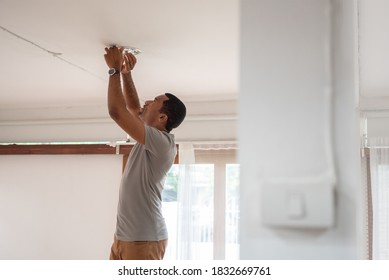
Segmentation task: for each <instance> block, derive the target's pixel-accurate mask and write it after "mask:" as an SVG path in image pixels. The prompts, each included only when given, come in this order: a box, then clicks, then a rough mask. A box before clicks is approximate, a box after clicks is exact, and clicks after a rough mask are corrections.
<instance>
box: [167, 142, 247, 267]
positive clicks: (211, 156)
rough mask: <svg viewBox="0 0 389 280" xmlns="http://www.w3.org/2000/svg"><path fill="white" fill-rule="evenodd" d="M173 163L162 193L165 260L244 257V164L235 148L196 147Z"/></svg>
mask: <svg viewBox="0 0 389 280" xmlns="http://www.w3.org/2000/svg"><path fill="white" fill-rule="evenodd" d="M195 158H196V163H195V164H189V165H173V167H172V168H171V170H170V172H169V174H168V176H167V179H166V182H165V190H164V192H163V211H164V216H165V219H166V223H167V227H168V231H169V245H168V248H167V252H166V256H165V259H202V260H204V259H205V260H206V259H239V236H238V224H239V165H238V164H236V155H235V149H220V148H217V149H216V148H213V149H201V148H197V149H195Z"/></svg>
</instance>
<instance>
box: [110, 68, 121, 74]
mask: <svg viewBox="0 0 389 280" xmlns="http://www.w3.org/2000/svg"><path fill="white" fill-rule="evenodd" d="M119 73H120V71H119V70H117V69H115V68H110V69H109V70H108V74H109V75H110V76H113V75H115V74H119Z"/></svg>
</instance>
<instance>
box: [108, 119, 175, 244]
mask: <svg viewBox="0 0 389 280" xmlns="http://www.w3.org/2000/svg"><path fill="white" fill-rule="evenodd" d="M176 153H177V149H176V145H175V143H174V135H172V134H169V133H166V132H162V131H160V130H158V129H156V128H153V127H149V126H146V125H145V145H142V144H139V143H136V144H135V146H134V147H133V148H132V150H131V153H130V156H129V157H128V161H127V165H126V168H125V170H124V173H123V177H122V181H121V185H120V192H119V204H118V214H117V222H116V233H115V236H116V238H117V239H118V240H122V241H158V240H164V239H167V238H168V234H167V229H166V224H165V219H164V218H163V216H162V209H161V208H162V195H161V193H162V190H163V185H164V183H165V179H166V174H167V172H168V171H169V169H170V168H171V166H172V164H173V162H174V158H175V156H176Z"/></svg>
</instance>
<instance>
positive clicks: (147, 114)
mask: <svg viewBox="0 0 389 280" xmlns="http://www.w3.org/2000/svg"><path fill="white" fill-rule="evenodd" d="M165 100H169V98H168V97H167V96H166V95H164V94H162V95H159V96H157V97H155V98H154V100H147V101H146V102H145V105H144V106H143V108H142V109H141V112H140V118H141V119H142V120H143V121H144V122H145V123H146V124H147V125H150V126H153V125H154V124H155V122H157V121H158V119H159V117H160V115H161V113H160V112H159V111H160V110H161V108H162V106H163V102H164V101H165Z"/></svg>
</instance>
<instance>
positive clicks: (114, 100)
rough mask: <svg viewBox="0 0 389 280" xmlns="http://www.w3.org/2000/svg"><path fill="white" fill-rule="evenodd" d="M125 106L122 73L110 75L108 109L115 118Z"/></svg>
mask: <svg viewBox="0 0 389 280" xmlns="http://www.w3.org/2000/svg"><path fill="white" fill-rule="evenodd" d="M123 107H124V108H125V107H126V106H125V101H124V98H123V94H122V88H121V84H120V75H118V74H116V75H113V76H111V77H109V82H108V111H109V114H110V116H111V117H113V118H114V117H115V115H117V114H118V112H119V111H120V110H121V109H122V108H123Z"/></svg>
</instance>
